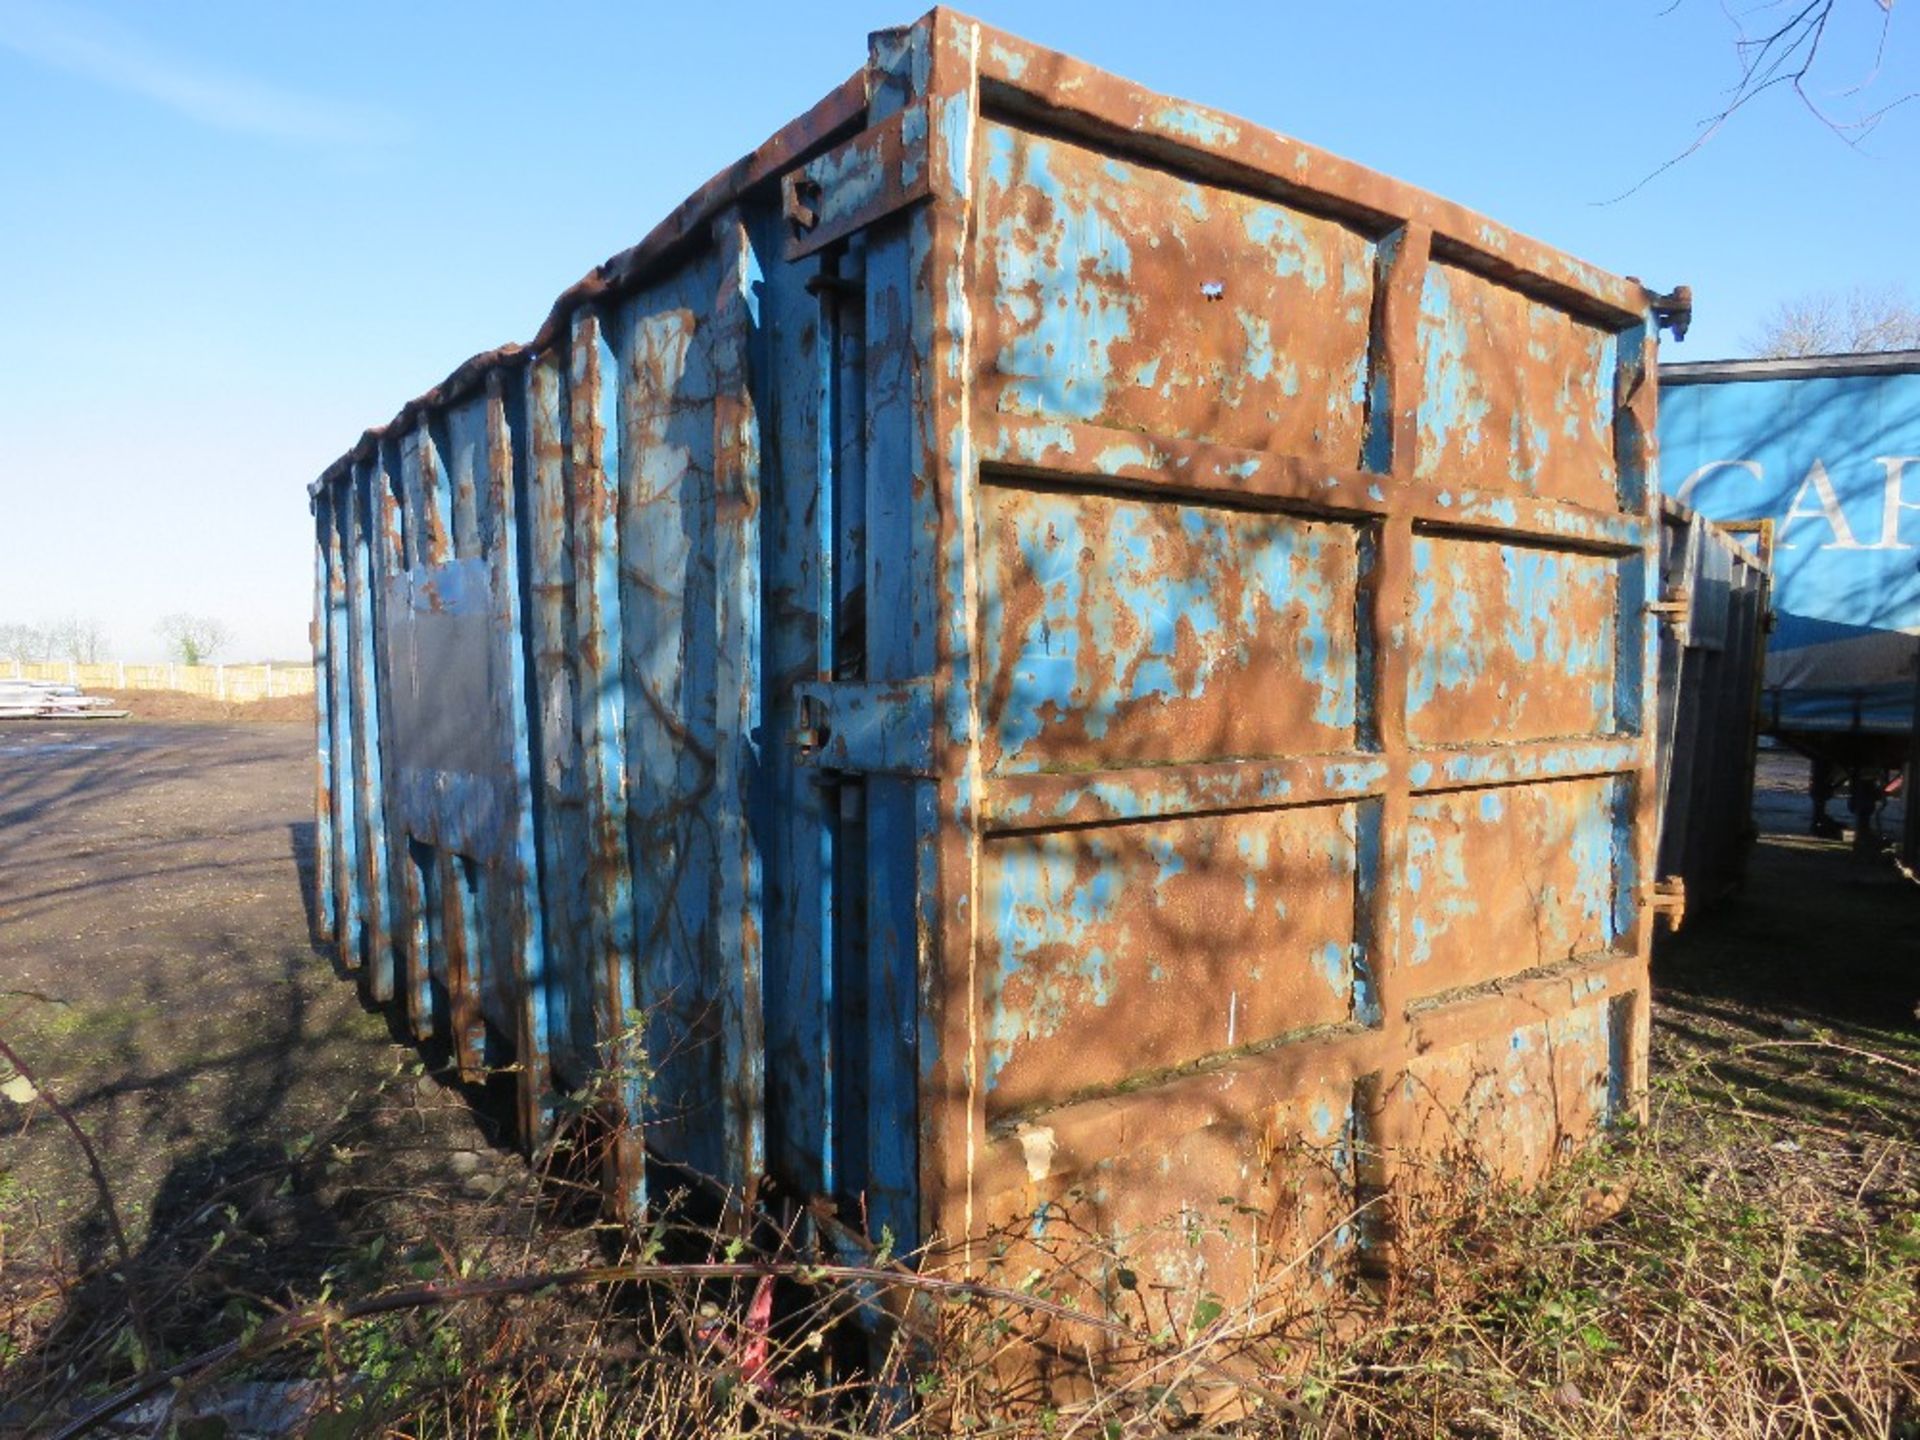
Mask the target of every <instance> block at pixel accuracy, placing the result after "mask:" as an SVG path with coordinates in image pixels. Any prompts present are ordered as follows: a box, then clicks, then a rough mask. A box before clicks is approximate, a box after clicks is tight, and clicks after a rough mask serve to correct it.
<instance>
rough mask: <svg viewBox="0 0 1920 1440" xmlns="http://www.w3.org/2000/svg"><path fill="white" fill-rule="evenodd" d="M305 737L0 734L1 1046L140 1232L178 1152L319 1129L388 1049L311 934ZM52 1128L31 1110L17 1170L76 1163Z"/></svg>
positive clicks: (16, 728)
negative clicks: (85, 1149) (88, 1151)
mask: <svg viewBox="0 0 1920 1440" xmlns="http://www.w3.org/2000/svg"><path fill="white" fill-rule="evenodd" d="M311 746H312V738H311V732H310V731H309V730H307V729H306V728H305V727H303V726H294V725H250V726H246V727H244V728H241V727H232V728H224V727H211V726H171V725H149V724H139V723H127V722H114V721H89V722H85V723H83V724H65V725H63V724H57V723H45V724H24V725H23V724H11V725H8V726H7V727H5V728H3V729H0V1039H5V1040H6V1041H7V1043H8V1044H10V1045H11V1046H12V1047H13V1048H14V1049H15V1050H17V1051H19V1052H20V1055H21V1058H22V1059H23V1060H25V1061H26V1062H27V1064H28V1065H29V1066H30V1067H31V1069H32V1070H33V1071H34V1072H35V1075H36V1078H37V1079H38V1080H39V1082H40V1083H41V1085H42V1086H44V1087H45V1088H47V1089H50V1090H51V1091H52V1092H53V1093H54V1094H56V1095H58V1096H60V1097H61V1098H62V1099H64V1100H65V1101H66V1103H67V1104H68V1105H69V1106H70V1107H71V1108H72V1109H73V1110H74V1112H75V1113H76V1115H77V1116H78V1117H79V1118H80V1120H81V1122H82V1124H83V1125H84V1126H85V1127H86V1128H87V1130H88V1131H89V1132H90V1133H91V1134H92V1136H93V1138H94V1142H95V1144H96V1145H97V1146H98V1147H99V1149H100V1151H101V1153H102V1155H103V1157H105V1158H106V1160H107V1162H108V1168H109V1170H110V1173H111V1176H112V1179H113V1182H114V1186H115V1188H116V1190H117V1191H118V1193H119V1199H120V1205H121V1208H122V1211H123V1215H124V1219H125V1222H126V1224H127V1227H128V1229H129V1230H130V1231H135V1232H138V1231H139V1230H141V1229H142V1228H143V1220H144V1217H146V1216H147V1215H148V1213H149V1211H150V1210H151V1208H152V1205H153V1202H154V1200H155V1198H156V1196H157V1195H158V1194H159V1192H160V1191H161V1190H162V1188H163V1187H164V1186H166V1185H167V1184H168V1182H169V1178H170V1177H172V1176H176V1175H178V1174H179V1173H180V1172H181V1168H182V1167H183V1166H185V1167H188V1168H193V1167H194V1166H196V1165H197V1164H200V1163H202V1162H208V1161H211V1160H213V1159H215V1158H216V1157H217V1156H218V1154H219V1152H220V1151H222V1150H223V1149H224V1148H226V1147H231V1146H235V1145H244V1144H249V1143H252V1144H259V1143H262V1142H266V1143H272V1141H273V1140H274V1139H276V1138H277V1137H282V1136H291V1135H297V1134H299V1133H301V1132H302V1131H303V1130H305V1129H309V1128H311V1127H312V1126H313V1125H315V1124H317V1123H319V1122H320V1121H321V1120H323V1119H324V1118H325V1117H326V1116H327V1115H328V1114H329V1113H331V1111H332V1109H333V1108H336V1107H337V1106H338V1104H339V1103H340V1102H341V1101H343V1100H344V1099H345V1098H347V1097H348V1096H349V1095H350V1094H351V1093H352V1091H353V1090H354V1088H355V1087H356V1086H357V1085H358V1084H359V1083H361V1082H363V1081H364V1080H366V1079H367V1078H369V1077H371V1076H373V1075H375V1074H377V1073H381V1072H383V1071H386V1070H390V1069H391V1068H392V1067H393V1066H394V1064H395V1063H396V1060H397V1058H398V1052H397V1051H396V1049H395V1047H394V1046H393V1045H392V1043H391V1041H390V1038H389V1035H388V1032H387V1027H386V1025H385V1023H384V1022H383V1021H382V1020H381V1019H379V1018H378V1017H377V1016H375V1015H372V1014H369V1013H367V1012H366V1011H365V1010H364V1009H363V1008H362V1007H361V1005H360V1004H359V1001H358V998H357V996H356V993H355V991H354V988H353V987H352V986H351V985H347V984H343V983H341V981H340V979H339V978H338V976H337V975H336V973H335V971H334V969H333V967H332V966H331V964H330V963H329V962H328V961H327V960H326V959H325V958H323V957H322V956H321V955H320V954H319V953H318V952H317V951H316V950H315V949H314V947H313V946H312V945H311V943H310V942H309V939H308V936H309V922H308V907H309V905H310V903H311V899H310V890H309V887H308V885H307V883H306V882H305V879H304V877H305V876H306V875H307V874H309V873H310V869H311V851H312V845H313V823H312V820H311V811H312V801H311V790H310V788H309V784H308V781H307V777H308V776H309V775H310V774H311V767H310V764H309V763H308V762H307V759H306V757H307V756H308V754H309V753H310V751H311ZM7 1108H8V1107H7V1106H6V1105H5V1104H4V1103H0V1111H3V1110H6V1109H7ZM0 1118H4V1117H0ZM13 1118H14V1119H15V1120H18V1119H19V1118H20V1116H19V1112H18V1108H17V1107H15V1109H14V1114H13ZM54 1138H55V1137H54V1135H53V1134H52V1133H51V1127H49V1126H47V1125H45V1124H35V1125H34V1126H33V1127H32V1134H31V1135H30V1136H29V1137H28V1140H29V1143H25V1144H17V1143H16V1144H14V1145H10V1149H13V1150H14V1153H13V1154H11V1155H9V1157H8V1160H9V1164H10V1168H12V1167H15V1166H18V1167H21V1168H27V1169H29V1170H39V1169H41V1168H42V1167H44V1166H48V1165H52V1166H56V1167H69V1166H71V1164H72V1163H73V1161H74V1160H75V1159H76V1158H77V1157H74V1156H73V1155H72V1154H71V1153H70V1152H69V1151H67V1150H66V1148H65V1147H64V1146H53V1147H51V1148H50V1146H49V1142H50V1141H53V1140H54ZM22 1152H24V1153H22ZM23 1178H27V1177H23ZM33 1178H45V1177H33ZM33 1189H34V1191H35V1192H36V1193H38V1194H47V1193H52V1194H54V1195H55V1196H56V1197H57V1199H56V1202H55V1203H56V1204H58V1203H61V1202H65V1203H67V1204H70V1205H73V1206H75V1207H77V1208H82V1209H84V1208H88V1207H86V1203H85V1200H84V1199H83V1198H82V1197H81V1196H78V1195H74V1194H72V1193H70V1191H71V1187H70V1186H65V1185H55V1186H52V1187H50V1189H49V1188H48V1187H44V1186H41V1185H35V1186H33ZM75 1238H83V1237H75Z"/></svg>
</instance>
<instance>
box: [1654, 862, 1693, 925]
mask: <svg viewBox="0 0 1920 1440" xmlns="http://www.w3.org/2000/svg"><path fill="white" fill-rule="evenodd" d="M1652 905H1653V913H1654V914H1656V915H1658V916H1660V917H1661V918H1663V919H1664V920H1665V921H1666V922H1667V931H1668V933H1669V934H1671V933H1672V932H1673V931H1675V930H1678V929H1679V928H1680V922H1681V921H1682V920H1684V919H1686V918H1687V882H1686V881H1685V880H1683V879H1681V878H1680V876H1678V875H1669V876H1667V877H1666V878H1665V879H1663V880H1656V881H1654V882H1653V900H1652Z"/></svg>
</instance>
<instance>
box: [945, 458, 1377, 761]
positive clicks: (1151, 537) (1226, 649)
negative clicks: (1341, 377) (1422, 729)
mask: <svg viewBox="0 0 1920 1440" xmlns="http://www.w3.org/2000/svg"><path fill="white" fill-rule="evenodd" d="M981 510H982V524H981V529H982V554H981V565H982V577H981V598H980V608H981V612H982V629H983V632H984V633H983V635H982V646H981V656H980V659H981V670H982V677H983V681H984V693H983V694H982V696H981V721H982V729H983V734H982V736H981V764H982V767H983V768H984V769H986V770H988V771H990V772H996V771H1058V770H1075V769H1084V768H1089V767H1095V766H1097V767H1102V768H1107V767H1113V766H1117V765H1121V764H1125V763H1130V762H1143V761H1144V762H1160V763H1166V762H1179V761H1194V760H1212V759H1240V758H1256V757H1265V756H1276V755H1286V754H1298V753H1301V752H1306V753H1314V752H1325V751H1334V750H1341V749H1345V748H1348V747H1350V746H1351V745H1352V743H1353V737H1354V727H1355V720H1356V707H1357V704H1358V700H1357V690H1356V687H1357V675H1356V669H1355V653H1356V646H1355V625H1356V615H1355V603H1356V588H1357V585H1358V578H1359V568H1360V559H1359V548H1360V547H1359V532H1358V531H1357V530H1356V528H1355V527H1353V526H1350V525H1342V524H1330V523H1327V522H1324V521H1314V520H1306V519H1301V518H1297V517H1293V516H1276V515H1256V514H1250V513H1246V512H1242V511H1235V510H1226V509H1220V508H1216V507H1212V506H1202V505H1193V504H1189V505H1178V506H1176V505H1168V504H1155V503H1151V502H1149V501H1143V500H1134V499H1125V498H1114V497H1109V496H1104V495H1096V494H1071V493H1059V492H1050V491H1035V490H1024V489H1015V488H1011V487H1002V486H989V487H984V488H983V489H982V492H981Z"/></svg>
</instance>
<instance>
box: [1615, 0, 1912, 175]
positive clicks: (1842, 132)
mask: <svg viewBox="0 0 1920 1440" xmlns="http://www.w3.org/2000/svg"><path fill="white" fill-rule="evenodd" d="M1680 3H1681V0H1674V3H1673V4H1672V5H1669V6H1668V7H1667V9H1666V10H1664V11H1662V12H1661V13H1662V14H1663V15H1669V14H1672V13H1673V11H1674V10H1676V9H1678V8H1679V5H1680ZM1866 4H1872V5H1873V6H1874V7H1875V8H1876V9H1878V10H1879V11H1880V17H1879V22H1878V24H1879V30H1878V34H1877V35H1876V36H1875V39H1874V58H1873V63H1872V65H1871V66H1870V67H1869V68H1868V70H1867V73H1866V74H1865V75H1863V76H1861V77H1860V79H1858V80H1857V81H1855V82H1854V83H1853V84H1852V85H1850V86H1848V87H1847V88H1846V89H1844V90H1841V91H1839V92H1838V94H1839V96H1840V97H1841V98H1848V97H1852V96H1856V95H1861V94H1864V93H1865V92H1866V91H1867V90H1868V89H1870V88H1871V87H1872V86H1873V85H1874V84H1875V83H1876V82H1877V81H1878V80H1879V78H1880V73H1881V70H1882V68H1883V66H1884V63H1885V60H1886V55H1887V41H1888V37H1889V36H1890V34H1891V33H1892V28H1893V0H1763V3H1761V4H1758V5H1755V6H1753V7H1752V8H1751V9H1748V10H1746V11H1743V12H1739V13H1736V12H1734V11H1733V10H1731V9H1729V8H1728V7H1727V6H1726V5H1725V4H1722V6H1721V13H1722V14H1723V15H1725V16H1726V18H1727V21H1728V23H1729V24H1731V25H1732V26H1733V28H1734V42H1733V49H1734V54H1735V56H1736V57H1737V58H1738V60H1739V64H1740V76H1739V78H1738V79H1737V80H1736V81H1735V82H1734V83H1733V85H1732V86H1731V87H1730V88H1729V89H1728V90H1727V91H1725V92H1724V93H1725V97H1726V103H1725V104H1724V105H1722V106H1721V107H1720V109H1719V110H1717V111H1716V112H1714V113H1713V114H1711V115H1709V116H1707V117H1706V118H1705V119H1704V120H1702V121H1701V122H1700V127H1699V131H1698V133H1697V134H1695V136H1694V138H1693V140H1692V142H1691V143H1690V144H1689V145H1687V147H1686V148H1685V149H1683V150H1681V151H1680V152H1679V153H1678V154H1677V155H1674V156H1672V157H1671V158H1670V159H1668V160H1667V161H1666V162H1665V163H1663V164H1661V165H1659V166H1658V167H1656V168H1655V169H1653V170H1651V171H1649V172H1648V173H1647V174H1646V175H1644V176H1642V177H1641V178H1640V179H1639V180H1638V181H1636V182H1635V183H1634V184H1633V185H1631V186H1629V187H1628V188H1627V189H1625V190H1623V191H1621V192H1620V193H1619V194H1618V195H1615V196H1613V197H1612V198H1611V199H1609V200H1606V201H1603V202H1601V203H1603V204H1608V205H1612V204H1615V203H1617V202H1618V201H1621V200H1624V199H1626V198H1627V197H1628V196H1629V195H1632V194H1634V193H1635V192H1637V191H1639V190H1641V189H1642V188H1644V187H1645V186H1646V185H1647V184H1648V183H1649V182H1651V181H1653V180H1655V179H1657V178H1658V177H1659V176H1661V175H1664V174H1665V173H1666V172H1667V171H1669V170H1671V169H1672V168H1673V167H1674V166H1676V165H1678V164H1679V163H1680V162H1681V161H1683V160H1686V159H1687V158H1689V157H1690V156H1692V155H1694V154H1695V153H1697V152H1698V151H1699V150H1700V148H1701V147H1702V146H1703V145H1705V144H1706V143H1707V142H1708V141H1709V140H1711V139H1713V137H1714V136H1716V135H1718V134H1719V133H1720V131H1721V129H1722V128H1724V127H1725V125H1726V124H1727V122H1728V121H1729V120H1731V119H1733V117H1734V116H1735V115H1737V114H1739V113H1740V111H1742V110H1744V109H1746V108H1747V106H1749V105H1751V104H1752V103H1753V102H1754V101H1755V100H1758V99H1759V98H1760V97H1761V96H1763V95H1765V94H1767V93H1768V92H1769V91H1771V90H1775V89H1778V88H1779V87H1781V86H1786V87H1788V88H1790V89H1791V90H1792V91H1793V93H1794V95H1795V96H1797V97H1798V99H1799V101H1800V103H1801V105H1802V106H1804V107H1805V108H1806V110H1807V112H1808V113H1809V114H1811V115H1812V116H1813V117H1814V118H1815V119H1817V120H1818V121H1819V122H1820V123H1821V124H1823V125H1825V126H1826V127H1827V129H1829V130H1831V131H1832V132H1833V133H1834V134H1835V135H1837V136H1839V137H1840V138H1841V139H1842V140H1844V141H1845V142H1846V143H1847V144H1849V145H1858V144H1859V143H1860V142H1861V141H1863V140H1865V139H1866V138H1867V136H1869V135H1871V134H1872V133H1873V131H1874V129H1875V128H1876V127H1877V126H1878V125H1879V124H1880V122H1881V121H1882V120H1884V119H1885V118H1886V117H1887V116H1888V115H1889V114H1891V113H1892V112H1893V111H1895V110H1897V109H1899V108H1900V107H1901V106H1903V105H1905V104H1907V103H1908V102H1909V101H1911V100H1914V99H1916V98H1920V91H1916V90H1908V91H1906V92H1905V93H1904V94H1901V95H1899V96H1897V97H1896V98H1894V99H1892V100H1890V101H1888V102H1887V103H1885V104H1884V105H1878V106H1875V107H1874V108H1873V109H1870V110H1866V111H1863V112H1861V113H1859V114H1855V115H1851V116H1848V115H1841V114H1838V113H1835V112H1834V111H1833V110H1832V109H1831V108H1830V107H1829V106H1828V105H1827V104H1825V103H1823V102H1822V101H1821V100H1820V99H1818V98H1816V96H1815V94H1814V92H1813V90H1812V89H1811V88H1810V85H1809V82H1810V80H1811V78H1812V76H1813V73H1814V70H1815V67H1816V66H1817V65H1818V64H1819V61H1820V56H1821V53H1822V50H1823V47H1824V46H1825V44H1826V42H1827V40H1828V38H1829V31H1830V28H1831V27H1833V26H1834V25H1836V24H1837V23H1845V22H1842V21H1837V20H1836V17H1837V16H1838V15H1839V14H1840V12H1841V7H1842V6H1843V5H1845V6H1846V7H1847V10H1846V13H1847V15H1849V16H1850V15H1853V14H1857V13H1858V10H1859V7H1862V6H1864V5H1866ZM1782 10H1786V11H1789V12H1790V13H1789V14H1787V16H1786V18H1785V19H1782V20H1779V22H1778V23H1777V24H1771V28H1765V27H1764V25H1763V26H1754V27H1753V28H1751V29H1750V28H1749V21H1750V19H1751V17H1754V16H1758V15H1768V14H1772V15H1774V16H1778V15H1779V13H1780V12H1781V11H1782ZM1768 23H1770V22H1768Z"/></svg>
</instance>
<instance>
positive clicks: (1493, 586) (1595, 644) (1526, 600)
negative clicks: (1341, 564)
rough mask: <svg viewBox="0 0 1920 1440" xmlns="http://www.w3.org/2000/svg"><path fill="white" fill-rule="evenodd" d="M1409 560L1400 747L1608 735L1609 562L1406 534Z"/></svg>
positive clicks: (1615, 590)
mask: <svg viewBox="0 0 1920 1440" xmlns="http://www.w3.org/2000/svg"><path fill="white" fill-rule="evenodd" d="M1412 560H1413V567H1412V568H1413V617H1412V622H1411V626H1410V633H1409V645H1408V649H1409V652H1410V653H1409V656H1408V666H1409V675H1408V691H1407V736H1408V739H1409V740H1410V741H1412V742H1413V743H1415V744H1421V745H1456V744H1468V743H1476V742H1479V743H1492V742H1514V741H1524V740H1537V739H1543V738H1545V737H1547V736H1575V735H1603V734H1607V733H1610V732H1611V731H1612V730H1613V729H1614V672H1615V668H1616V661H1617V651H1618V641H1617V639H1616V619H1615V617H1616V616H1617V614H1618V613H1619V608H1620V584H1619V562H1618V561H1616V560H1614V559H1612V558H1611V557H1604V556H1595V555H1586V554H1581V553H1578V552H1574V551H1566V550H1549V549H1546V548H1543V547H1537V546H1532V545H1510V544H1502V543H1500V542H1499V541H1495V540H1482V539H1462V538H1458V537H1454V536H1440V535H1419V536H1416V537H1415V538H1414V541H1413V546H1412Z"/></svg>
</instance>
